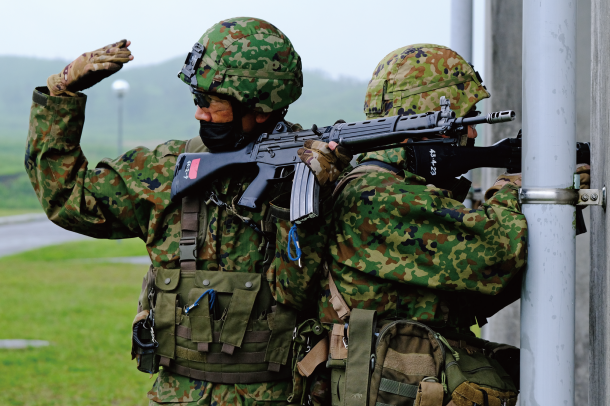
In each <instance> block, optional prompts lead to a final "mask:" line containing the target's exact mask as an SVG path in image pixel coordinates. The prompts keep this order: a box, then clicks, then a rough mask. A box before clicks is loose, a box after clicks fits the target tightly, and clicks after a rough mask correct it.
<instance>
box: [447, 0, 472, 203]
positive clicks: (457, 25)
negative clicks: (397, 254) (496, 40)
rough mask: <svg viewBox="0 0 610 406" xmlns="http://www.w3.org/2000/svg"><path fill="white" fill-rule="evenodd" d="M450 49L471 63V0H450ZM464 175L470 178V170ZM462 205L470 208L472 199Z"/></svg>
mask: <svg viewBox="0 0 610 406" xmlns="http://www.w3.org/2000/svg"><path fill="white" fill-rule="evenodd" d="M451 49H453V50H454V51H455V52H457V53H458V54H460V55H461V56H462V58H464V59H466V60H467V61H468V62H470V63H472V0H451ZM465 177H466V178H467V179H468V180H472V171H468V173H467V174H466V175H465ZM464 206H466V207H468V208H472V199H471V198H467V199H466V200H465V201H464Z"/></svg>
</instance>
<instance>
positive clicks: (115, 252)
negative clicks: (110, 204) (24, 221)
mask: <svg viewBox="0 0 610 406" xmlns="http://www.w3.org/2000/svg"><path fill="white" fill-rule="evenodd" d="M146 255H148V253H147V251H146V248H145V246H144V243H143V242H142V241H141V240H139V239H137V238H132V239H128V240H86V241H78V242H72V243H67V244H59V245H49V246H48V247H43V248H39V249H36V250H33V251H26V252H21V253H19V254H15V255H12V256H10V257H4V259H6V260H17V261H28V260H35V261H37V262H45V261H74V260H78V259H90V258H113V257H136V256H146ZM0 261H1V259H0Z"/></svg>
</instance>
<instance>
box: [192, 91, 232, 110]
mask: <svg viewBox="0 0 610 406" xmlns="http://www.w3.org/2000/svg"><path fill="white" fill-rule="evenodd" d="M190 89H191V94H192V95H193V103H195V106H199V107H201V108H202V109H207V108H209V107H210V104H211V103H212V101H213V100H214V99H220V100H225V101H228V102H229V103H231V98H230V97H227V96H224V97H223V96H221V95H217V94H214V95H211V94H209V93H204V92H200V91H199V90H196V89H193V88H192V87H191V88H190ZM216 101H218V100H216ZM231 104H232V103H231Z"/></svg>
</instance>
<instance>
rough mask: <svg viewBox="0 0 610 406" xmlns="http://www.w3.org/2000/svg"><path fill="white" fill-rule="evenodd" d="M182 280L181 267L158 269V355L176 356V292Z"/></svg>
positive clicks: (156, 314)
mask: <svg viewBox="0 0 610 406" xmlns="http://www.w3.org/2000/svg"><path fill="white" fill-rule="evenodd" d="M179 281H180V269H163V268H159V269H158V270H157V276H156V278H155V286H156V288H157V290H158V293H157V300H156V305H155V310H154V317H155V332H156V335H157V341H158V342H159V347H158V348H157V351H156V353H157V355H161V356H165V357H168V358H174V353H175V350H176V335H175V331H176V298H177V294H176V293H175V292H174V291H175V290H176V288H177V287H178V283H179Z"/></svg>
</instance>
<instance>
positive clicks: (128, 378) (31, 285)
mask: <svg viewBox="0 0 610 406" xmlns="http://www.w3.org/2000/svg"><path fill="white" fill-rule="evenodd" d="M144 254H145V250H144V245H143V243H142V242H140V241H135V240H124V241H122V242H120V243H117V242H116V241H105V240H103V241H83V242H76V243H69V244H63V245H57V246H54V247H47V248H42V249H39V250H33V251H29V252H27V253H23V254H18V255H14V256H12V257H4V258H0V278H1V279H2V286H3V292H2V295H0V309H2V311H0V326H1V328H0V339H15V338H21V339H32V340H47V341H50V342H51V343H52V344H51V345H50V346H49V347H41V348H29V349H25V350H0V377H1V378H0V393H1V395H0V404H2V405H24V406H25V405H27V406H36V405H62V406H63V405H143V404H147V399H146V392H147V391H148V390H149V389H150V387H151V386H152V380H149V379H148V376H147V375H146V374H143V373H141V372H138V371H137V370H136V368H135V362H133V361H131V360H130V358H131V357H130V348H131V344H130V329H131V321H132V319H133V317H134V315H135V311H136V306H137V298H138V295H139V292H140V286H141V282H142V277H143V276H144V274H145V273H146V266H143V265H128V264H104V263H86V262H79V261H78V258H92V257H94V256H99V257H106V256H123V255H126V256H133V255H144Z"/></svg>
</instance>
